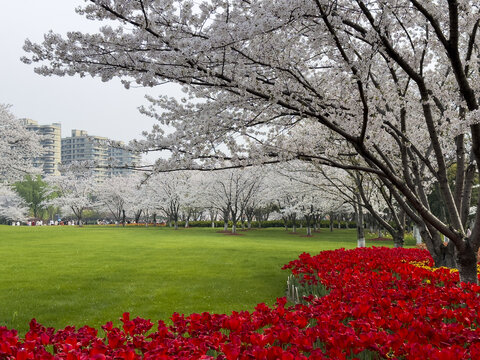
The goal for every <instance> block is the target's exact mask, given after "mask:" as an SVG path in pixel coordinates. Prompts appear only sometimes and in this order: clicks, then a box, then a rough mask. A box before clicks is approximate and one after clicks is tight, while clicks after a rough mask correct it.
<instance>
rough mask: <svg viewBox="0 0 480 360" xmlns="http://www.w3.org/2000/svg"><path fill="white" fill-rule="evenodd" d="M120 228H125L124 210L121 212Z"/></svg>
mask: <svg viewBox="0 0 480 360" xmlns="http://www.w3.org/2000/svg"><path fill="white" fill-rule="evenodd" d="M122 226H123V227H125V210H122Z"/></svg>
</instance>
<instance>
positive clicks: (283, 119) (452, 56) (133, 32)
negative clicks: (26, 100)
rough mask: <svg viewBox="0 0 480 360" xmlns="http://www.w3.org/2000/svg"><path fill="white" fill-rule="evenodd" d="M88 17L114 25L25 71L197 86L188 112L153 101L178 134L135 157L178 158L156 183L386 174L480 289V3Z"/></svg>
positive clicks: (406, 0) (152, 5) (427, 232)
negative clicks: (209, 173) (440, 203)
mask: <svg viewBox="0 0 480 360" xmlns="http://www.w3.org/2000/svg"><path fill="white" fill-rule="evenodd" d="M77 11H78V12H79V13H80V14H83V15H85V16H86V17H88V18H90V19H95V20H100V21H104V22H106V23H107V25H105V26H104V27H102V28H101V30H100V32H99V33H97V34H92V35H90V34H82V33H80V32H72V33H69V34H67V36H66V38H62V37H61V36H59V35H57V34H54V33H49V34H47V35H46V36H45V40H44V42H43V44H40V45H39V44H34V43H32V42H30V41H27V42H26V44H25V50H26V51H27V52H30V53H31V55H30V57H28V58H25V59H24V61H25V62H26V63H32V62H35V63H41V64H39V66H38V67H37V68H36V71H37V72H39V73H40V74H43V75H52V74H54V75H60V76H62V75H74V74H79V75H81V76H85V75H87V74H90V75H92V76H98V77H101V78H102V80H104V81H108V80H110V79H112V78H114V77H119V78H121V79H122V81H123V82H124V84H125V86H126V87H129V86H130V84H131V83H137V84H140V85H143V86H156V85H160V84H162V83H164V82H166V81H167V82H168V81H171V82H176V83H179V84H181V85H183V86H184V90H185V92H186V94H187V99H186V100H185V101H184V102H183V101H177V100H175V99H170V98H164V97H161V98H158V99H157V98H151V99H150V100H151V103H152V107H150V108H145V109H144V112H145V113H147V114H149V115H151V116H154V117H157V118H158V119H159V120H160V121H161V123H163V124H168V125H170V126H172V127H173V128H174V129H175V131H174V132H173V133H170V132H169V133H164V132H163V130H162V129H161V127H158V126H157V127H155V128H154V129H153V131H152V133H151V134H149V135H148V136H147V137H146V139H145V140H144V141H139V142H136V143H135V144H134V145H135V147H136V148H137V149H139V150H145V149H166V150H170V151H172V157H171V158H170V159H168V160H160V161H158V162H157V163H156V169H157V170H162V171H163V170H166V169H172V168H199V167H213V166H231V164H232V163H233V164H236V165H238V166H240V165H249V164H258V163H274V162H280V161H284V160H286V159H295V158H296V159H302V160H304V161H314V162H318V163H324V164H329V165H332V166H338V167H341V168H348V169H352V170H361V171H364V172H367V173H370V174H374V175H375V176H378V178H379V179H380V181H382V182H383V184H384V186H386V187H387V188H389V190H390V192H391V193H392V196H393V197H394V198H395V200H396V201H397V202H399V203H400V204H401V206H402V208H404V210H405V211H406V213H407V214H408V216H409V217H410V218H412V219H416V220H417V221H416V222H418V223H420V222H422V221H423V222H424V224H425V226H424V228H423V229H422V231H421V232H422V234H423V235H422V236H423V237H424V239H425V240H426V244H427V247H428V248H429V250H430V252H431V254H432V256H433V257H434V259H435V261H436V263H437V265H442V264H441V259H440V258H439V257H438V256H437V255H438V251H439V248H440V247H441V246H442V245H441V238H440V234H443V235H444V236H447V237H448V238H449V239H450V241H451V242H452V243H453V244H454V246H455V249H456V254H457V257H456V260H457V261H456V262H457V266H458V268H459V272H460V277H461V280H462V281H465V282H475V283H476V282H477V281H478V280H477V269H476V263H477V251H478V249H479V247H480V221H478V220H479V219H480V212H477V215H476V221H475V224H476V225H475V226H474V227H473V229H472V232H471V234H469V236H467V233H466V231H465V228H466V225H465V224H466V221H467V215H468V210H467V211H464V210H465V209H468V208H469V206H470V203H469V200H470V198H471V194H472V193H471V185H472V179H473V178H474V176H475V174H476V173H477V172H478V169H479V167H480V116H479V114H480V112H479V109H478V108H479V104H478V100H477V99H478V97H479V92H480V82H479V81H478V75H479V69H478V66H476V65H475V64H476V63H477V61H478V58H479V50H478V49H479V47H478V36H477V32H478V28H479V24H480V18H479V15H478V13H479V11H478V4H477V2H476V1H473V0H448V1H432V2H426V1H419V0H372V1H368V2H366V1H364V0H355V1H349V0H280V1H269V0H263V1H255V2H251V1H243V0H219V1H213V2H202V3H200V4H198V5H194V3H193V2H191V1H186V0H185V1H182V0H165V1H153V0H141V1H127V0H116V1H113V0H91V1H90V2H89V4H88V5H85V6H84V7H82V8H80V9H78V10H77ZM113 22H116V24H118V26H117V27H114V25H113ZM159 107H160V108H162V111H158V108H159ZM292 132H299V133H302V132H303V133H304V134H305V136H302V137H297V138H295V141H293V137H292V136H290V135H291V134H292ZM312 133H313V134H320V135H321V138H323V139H328V140H329V142H328V146H327V145H325V144H322V143H318V142H316V141H311V140H312V139H314V138H315V137H312V136H311V134H312ZM299 140H301V141H299ZM331 144H337V146H331ZM352 156H356V157H357V160H358V161H357V162H356V163H354V164H352V163H351V162H348V165H346V164H345V162H344V161H342V162H338V161H336V160H335V159H336V158H338V157H341V158H345V157H348V158H349V159H351V157H352ZM225 160H228V161H231V162H230V163H226V164H225V163H224V164H222V163H221V162H222V161H225ZM219 161H220V163H219ZM449 161H454V162H456V164H457V172H456V178H455V187H454V189H453V190H452V189H451V188H450V187H449V184H448V179H447V167H448V162H449ZM424 173H427V174H428V176H429V177H431V178H433V180H434V181H435V182H437V183H438V184H439V189H440V192H441V194H442V198H443V200H444V203H445V208H446V213H447V220H445V221H442V220H440V219H438V218H437V217H436V216H435V215H434V214H433V213H432V212H431V211H430V209H429V207H428V202H427V199H426V194H425V192H424V191H423V186H422V181H423V177H424V175H423V174H424Z"/></svg>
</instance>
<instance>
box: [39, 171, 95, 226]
mask: <svg viewBox="0 0 480 360" xmlns="http://www.w3.org/2000/svg"><path fill="white" fill-rule="evenodd" d="M60 171H61V173H62V175H61V176H53V175H52V176H49V177H47V178H45V181H46V182H47V189H46V191H45V194H46V197H47V200H45V201H44V204H43V205H46V206H55V207H59V208H60V210H61V211H62V213H63V214H65V215H73V216H74V217H75V218H76V219H77V222H78V225H82V220H83V216H84V212H85V210H87V209H92V208H93V207H95V206H96V204H97V203H96V201H95V200H94V193H95V185H96V180H95V178H94V177H93V175H92V172H89V171H85V169H84V168H83V167H82V166H77V164H72V165H69V166H63V167H61V169H60ZM51 195H53V196H51Z"/></svg>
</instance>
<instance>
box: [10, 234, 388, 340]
mask: <svg viewBox="0 0 480 360" xmlns="http://www.w3.org/2000/svg"><path fill="white" fill-rule="evenodd" d="M386 244H388V243H385V242H376V243H375V244H373V245H378V246H381V245H386ZM369 245H372V244H369ZM355 246H356V240H355V230H353V229H352V230H335V231H333V232H330V231H328V230H327V229H322V231H321V232H320V233H316V234H315V235H314V237H311V238H307V237H302V236H299V235H293V234H289V233H287V232H285V231H284V230H282V229H261V230H252V231H248V232H244V233H243V235H242V236H230V235H225V234H221V233H217V232H216V231H215V230H213V229H199V228H191V229H180V230H178V231H175V230H172V229H166V228H153V227H150V228H115V227H90V226H86V227H83V228H78V227H66V226H65V227H9V226H0V274H1V275H0V326H8V327H9V328H15V329H17V330H19V332H20V334H24V332H25V331H26V329H27V328H28V322H29V321H30V319H32V318H36V319H37V320H38V321H39V322H41V323H42V324H44V325H45V326H52V327H55V328H57V329H58V328H63V327H65V326H67V325H76V326H82V325H85V324H88V325H90V326H94V327H99V326H100V325H102V324H104V323H105V322H107V321H109V320H114V321H115V320H117V319H118V318H119V316H121V314H122V313H123V312H124V311H128V312H130V313H131V314H132V315H133V316H141V317H145V318H150V319H152V320H153V321H156V320H158V319H163V320H168V318H169V317H170V316H171V314H172V313H173V312H175V311H176V312H179V313H185V314H189V313H192V312H203V311H210V312H217V313H230V312H231V311H233V310H236V311H238V310H252V309H253V308H254V306H255V305H256V304H257V303H260V302H265V303H267V304H272V303H273V302H274V301H275V298H277V297H281V296H284V291H285V281H286V277H287V273H286V272H285V271H282V270H281V267H282V265H284V264H285V263H287V262H288V261H290V260H292V259H295V258H296V257H297V256H298V255H299V254H300V253H302V252H303V251H306V252H310V253H312V254H313V253H318V252H319V251H321V250H326V249H335V248H340V247H345V248H353V247H355Z"/></svg>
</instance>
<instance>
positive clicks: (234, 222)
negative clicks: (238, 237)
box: [232, 220, 237, 234]
mask: <svg viewBox="0 0 480 360" xmlns="http://www.w3.org/2000/svg"><path fill="white" fill-rule="evenodd" d="M236 232H237V221H236V220H235V221H233V223H232V234H235V233H236Z"/></svg>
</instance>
